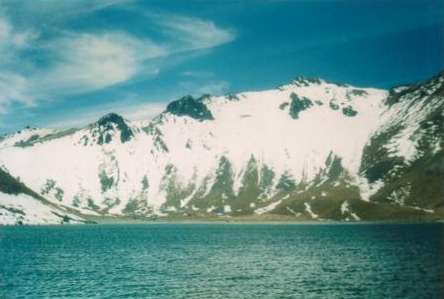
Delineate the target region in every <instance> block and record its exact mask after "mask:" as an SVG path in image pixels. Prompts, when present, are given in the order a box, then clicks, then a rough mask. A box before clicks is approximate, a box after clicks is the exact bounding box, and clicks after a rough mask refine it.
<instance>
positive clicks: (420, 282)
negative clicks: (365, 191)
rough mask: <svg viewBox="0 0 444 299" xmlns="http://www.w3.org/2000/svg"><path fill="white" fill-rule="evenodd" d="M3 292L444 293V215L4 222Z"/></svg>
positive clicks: (206, 295) (100, 295)
mask: <svg viewBox="0 0 444 299" xmlns="http://www.w3.org/2000/svg"><path fill="white" fill-rule="evenodd" d="M0 230H1V244H0V245H1V246H0V248H1V249H0V250H1V251H0V274H1V276H0V292H1V296H0V297H1V298H6V299H9V298H169V299H171V298H220V299H222V298H223V299H227V298H387V299H388V298H403V299H405V298H442V296H443V291H444V287H443V264H444V263H443V245H444V244H443V243H444V225H443V224H439V223H430V224H368V223H367V224H331V223H329V224H232V223H226V224H225V223H219V224H173V223H161V224H120V225H85V226H81V225H79V226H16V227H0Z"/></svg>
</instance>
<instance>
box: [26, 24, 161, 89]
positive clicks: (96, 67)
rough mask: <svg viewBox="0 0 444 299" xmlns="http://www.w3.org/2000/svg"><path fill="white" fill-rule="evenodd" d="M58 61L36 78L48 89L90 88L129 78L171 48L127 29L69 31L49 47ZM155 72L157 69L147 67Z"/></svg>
mask: <svg viewBox="0 0 444 299" xmlns="http://www.w3.org/2000/svg"><path fill="white" fill-rule="evenodd" d="M48 50H49V52H50V53H52V54H53V56H54V60H55V63H54V64H53V66H52V67H51V68H50V69H49V70H45V71H42V72H39V74H38V77H34V78H32V81H33V83H34V84H35V88H36V89H40V91H41V92H44V93H48V94H51V93H57V94H58V93H60V92H63V93H64V94H70V93H78V92H86V91H91V90H97V89H102V88H106V87H109V86H111V85H114V84H118V83H122V82H126V81H128V80H130V79H132V78H133V77H134V76H135V75H136V74H137V73H139V72H140V71H141V70H140V66H141V65H142V64H143V62H144V61H146V60H149V59H153V58H156V57H159V56H162V55H166V54H167V52H166V50H165V49H163V48H162V47H161V46H159V45H157V44H155V43H153V42H151V41H150V40H148V39H144V40H141V39H137V38H134V37H132V36H130V35H128V34H126V33H123V32H108V33H105V34H69V35H67V36H66V37H63V38H61V39H58V40H54V41H53V42H52V43H51V45H50V46H49V48H48ZM143 71H144V72H145V74H150V75H155V74H156V72H157V70H156V69H155V68H153V69H144V70H143Z"/></svg>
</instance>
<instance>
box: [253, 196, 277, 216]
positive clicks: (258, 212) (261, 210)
mask: <svg viewBox="0 0 444 299" xmlns="http://www.w3.org/2000/svg"><path fill="white" fill-rule="evenodd" d="M281 202H282V200H281V199H280V200H278V201H276V202H273V203H271V204H269V205H268V206H265V207H262V208H259V209H256V210H254V213H255V214H256V215H262V214H264V213H267V212H269V211H272V210H274V208H276V207H277V206H278V205H279V204H280V203H281Z"/></svg>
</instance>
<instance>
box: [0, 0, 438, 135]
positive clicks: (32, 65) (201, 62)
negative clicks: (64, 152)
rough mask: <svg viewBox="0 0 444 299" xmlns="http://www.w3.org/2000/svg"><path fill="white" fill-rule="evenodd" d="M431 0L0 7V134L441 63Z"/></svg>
mask: <svg viewBox="0 0 444 299" xmlns="http://www.w3.org/2000/svg"><path fill="white" fill-rule="evenodd" d="M443 22H444V2H443V1H433V2H427V1H418V2H415V1H394V2H389V1H355V2H348V1H299V2H292V1H283V2H279V1H272V2H271V1H257V2H256V1H249V2H246V1H245V2H241V1H224V2H217V1H168V0H167V1H119V0H117V1H116V0H110V1H86V0H85V1H63V2H62V1H34V0H33V1H31V0H28V1H23V0H15V1H8V0H2V1H1V2H0V43H1V56H0V63H1V65H0V133H1V134H4V133H10V132H13V131H16V130H19V129H21V128H22V127H24V126H26V125H37V126H42V127H51V128H67V127H81V126H84V125H86V124H88V123H91V122H94V121H96V120H97V119H98V118H100V117H101V116H102V115H104V114H106V113H109V112H117V113H119V114H121V115H123V116H124V117H126V118H128V119H133V120H140V119H147V118H150V117H152V116H154V115H157V114H158V113H159V112H161V111H162V110H163V109H164V108H165V106H166V104H167V103H168V102H170V101H172V100H175V99H178V98H180V97H181V96H183V95H187V94H191V95H195V96H199V95H201V94H204V93H210V94H216V95H219V94H225V93H228V92H241V91H250V90H263V89H270V88H274V87H276V86H278V85H280V84H285V83H288V82H290V81H291V80H292V79H293V78H294V77H296V76H299V75H302V76H310V77H319V78H324V79H327V80H330V81H335V82H343V83H348V84H352V85H356V86H361V87H380V88H389V87H393V86H396V85H399V84H406V83H416V82H419V81H421V80H424V79H427V78H428V77H430V76H433V75H435V74H437V73H438V72H439V71H440V70H442V69H443V68H444V57H443V55H444V54H443V51H444V41H443V38H444V23H443Z"/></svg>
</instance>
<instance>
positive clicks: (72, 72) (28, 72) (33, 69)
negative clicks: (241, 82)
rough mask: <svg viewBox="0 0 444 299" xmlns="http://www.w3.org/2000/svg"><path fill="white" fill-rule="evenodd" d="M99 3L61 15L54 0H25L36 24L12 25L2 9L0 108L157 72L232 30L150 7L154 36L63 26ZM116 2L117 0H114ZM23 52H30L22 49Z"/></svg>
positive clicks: (227, 38)
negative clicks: (33, 0)
mask: <svg viewBox="0 0 444 299" xmlns="http://www.w3.org/2000/svg"><path fill="white" fill-rule="evenodd" d="M100 3H101V2H99V1H97V2H94V5H92V7H91V8H89V7H88V6H84V5H73V6H71V5H67V6H63V7H62V8H63V9H61V15H60V14H57V15H54V14H53V13H55V12H57V11H58V10H55V8H54V7H52V6H51V5H42V6H38V5H37V6H38V7H37V6H30V8H24V9H25V10H29V11H28V12H27V14H25V15H28V16H30V17H31V16H36V18H37V19H38V20H40V21H41V22H42V23H41V24H40V23H38V22H37V23H36V22H35V20H34V21H32V20H31V21H30V23H29V24H31V25H33V27H31V28H27V27H23V26H24V25H23V23H22V24H21V27H20V28H22V29H21V30H18V29H17V28H15V27H14V24H15V23H14V22H8V21H13V19H8V20H7V19H5V18H4V16H5V15H3V17H0V43H1V46H2V52H4V53H2V54H3V55H2V57H1V76H0V86H1V88H2V92H1V94H0V108H1V112H2V113H5V112H6V111H7V110H8V107H11V108H12V106H13V104H14V103H16V104H19V105H24V106H35V105H39V103H40V102H41V101H47V100H57V99H63V98H64V97H67V96H71V95H76V94H82V93H87V92H92V91H98V90H102V89H105V88H107V87H110V86H113V85H116V84H121V83H126V82H131V81H132V80H135V79H136V78H139V79H147V78H150V77H154V76H157V75H158V74H159V73H160V72H161V71H162V69H163V68H166V67H171V66H174V65H175V64H177V63H180V62H181V61H183V60H185V59H191V58H195V57H196V55H189V53H190V52H192V51H195V52H196V53H198V52H197V51H198V50H202V49H208V48H212V47H216V46H219V45H221V44H224V43H228V42H231V41H232V40H234V39H235V34H234V32H232V31H230V30H226V29H222V28H219V27H218V26H216V25H215V24H214V23H213V22H211V21H205V20H200V19H197V18H189V17H185V16H178V15H171V14H162V15H155V16H154V15H151V19H150V20H149V21H150V24H151V25H152V26H155V27H156V30H157V31H158V32H159V33H160V35H159V36H156V38H157V40H152V39H150V37H148V36H141V35H139V36H135V35H132V34H130V33H128V32H127V31H123V30H117V29H112V30H110V29H108V30H107V29H106V28H100V30H99V31H98V30H95V31H92V30H91V31H89V32H82V31H76V32H74V31H73V30H72V29H70V27H65V26H66V25H64V22H66V20H74V17H75V18H82V17H83V16H85V15H87V14H89V13H90V12H92V11H94V10H97V9H103V8H104V7H103V6H102V5H101V4H100ZM116 3H117V4H118V3H122V2H120V1H119V0H117V1H114V2H113V3H112V5H114V4H116ZM106 6H107V5H105V7H106ZM31 8H32V9H31ZM5 11H6V12H7V10H5ZM45 12H46V13H45ZM49 12H50V13H49ZM136 13H139V12H136ZM6 16H8V15H6ZM62 16H63V17H62ZM43 17H45V18H47V19H42V18H43ZM15 21H17V20H15ZM17 24H18V23H17ZM58 26H59V27H58ZM36 30H40V32H39V31H36ZM47 30H50V33H49V34H48V32H47ZM51 30H52V31H51ZM23 53H34V54H31V55H29V54H26V55H24V56H23V55H22V54H23ZM36 53H38V54H36ZM181 54H183V55H181ZM42 62H43V63H42ZM187 75H189V76H193V75H194V76H195V75H196V74H191V73H189V74H187ZM211 76H212V74H211ZM222 89H224V86H223V84H222V85H221V83H220V82H219V83H217V82H216V83H212V84H210V85H208V86H206V87H202V88H201V89H200V90H198V92H211V93H218V92H219V91H220V90H222ZM195 90H196V89H195Z"/></svg>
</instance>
